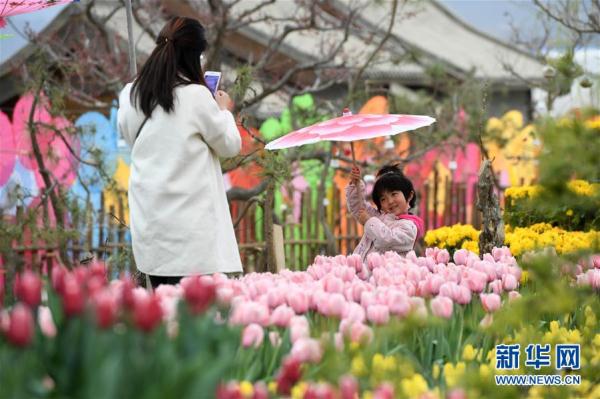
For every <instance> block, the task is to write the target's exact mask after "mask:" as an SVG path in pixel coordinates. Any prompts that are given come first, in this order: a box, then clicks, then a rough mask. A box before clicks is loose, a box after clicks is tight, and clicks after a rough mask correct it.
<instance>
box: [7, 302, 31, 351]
mask: <svg viewBox="0 0 600 399" xmlns="http://www.w3.org/2000/svg"><path fill="white" fill-rule="evenodd" d="M9 319H10V323H9V325H8V328H7V331H6V338H7V339H8V341H9V342H10V343H12V344H13V345H15V346H20V347H26V346H29V344H30V343H31V341H32V340H33V334H34V321H33V314H32V312H31V309H30V308H29V307H28V306H27V305H24V304H23V303H21V302H19V303H17V304H16V305H15V306H14V307H13V309H12V311H11V312H10V317H9Z"/></svg>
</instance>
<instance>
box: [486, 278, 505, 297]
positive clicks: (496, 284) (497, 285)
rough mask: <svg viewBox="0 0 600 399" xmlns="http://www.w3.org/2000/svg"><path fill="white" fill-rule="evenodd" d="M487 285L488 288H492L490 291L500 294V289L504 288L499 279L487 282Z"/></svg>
mask: <svg viewBox="0 0 600 399" xmlns="http://www.w3.org/2000/svg"><path fill="white" fill-rule="evenodd" d="M488 287H489V289H490V290H492V292H493V293H494V294H497V295H500V294H502V291H503V290H504V288H503V287H502V281H501V280H494V281H492V282H491V283H489V284H488Z"/></svg>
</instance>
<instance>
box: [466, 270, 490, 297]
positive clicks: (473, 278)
mask: <svg viewBox="0 0 600 399" xmlns="http://www.w3.org/2000/svg"><path fill="white" fill-rule="evenodd" d="M465 283H466V284H467V286H468V287H469V289H470V290H471V291H473V292H477V293H479V292H482V291H483V290H484V289H485V286H486V284H487V274H485V273H482V272H480V271H477V270H475V269H468V270H467V276H466V278H465Z"/></svg>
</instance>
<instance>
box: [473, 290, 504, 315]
mask: <svg viewBox="0 0 600 399" xmlns="http://www.w3.org/2000/svg"><path fill="white" fill-rule="evenodd" d="M479 298H480V299H481V305H482V306H483V310H485V311H486V312H487V313H493V312H495V311H496V310H498V309H500V306H501V305H502V300H501V298H500V295H498V294H479Z"/></svg>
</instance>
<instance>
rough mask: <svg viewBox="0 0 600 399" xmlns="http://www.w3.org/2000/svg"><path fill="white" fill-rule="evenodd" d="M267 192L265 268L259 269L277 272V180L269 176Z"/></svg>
mask: <svg viewBox="0 0 600 399" xmlns="http://www.w3.org/2000/svg"><path fill="white" fill-rule="evenodd" d="M268 179H269V182H268V184H267V193H266V196H265V203H264V207H263V226H264V233H263V235H264V237H265V265H264V270H257V271H259V272H266V271H270V272H275V271H276V268H277V266H276V263H275V251H274V248H273V203H274V202H275V181H274V179H273V178H268Z"/></svg>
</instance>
